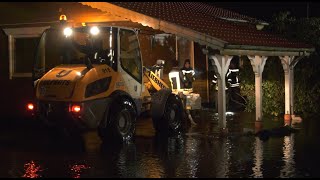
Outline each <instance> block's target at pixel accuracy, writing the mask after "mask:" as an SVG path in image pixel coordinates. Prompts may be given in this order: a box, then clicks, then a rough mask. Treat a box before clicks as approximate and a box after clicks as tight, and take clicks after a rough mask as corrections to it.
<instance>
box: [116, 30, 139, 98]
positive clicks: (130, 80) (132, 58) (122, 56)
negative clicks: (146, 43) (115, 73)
mask: <svg viewBox="0 0 320 180" xmlns="http://www.w3.org/2000/svg"><path fill="white" fill-rule="evenodd" d="M118 39H119V43H118V44H119V56H118V57H119V62H120V63H118V69H119V72H120V73H121V75H122V77H123V79H124V82H125V85H126V87H127V89H128V91H129V94H130V95H131V96H132V98H134V99H135V100H137V99H141V93H142V59H141V54H140V46H139V40H138V36H137V33H136V32H135V31H134V30H131V29H122V28H121V29H119V38H118Z"/></svg>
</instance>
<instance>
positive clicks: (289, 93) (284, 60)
mask: <svg viewBox="0 0 320 180" xmlns="http://www.w3.org/2000/svg"><path fill="white" fill-rule="evenodd" d="M279 58H280V60H281V64H282V67H283V71H284V85H285V114H293V111H292V108H293V103H292V101H293V83H292V82H293V77H292V76H293V68H291V67H290V65H291V63H292V61H293V59H294V56H280V57H279Z"/></svg>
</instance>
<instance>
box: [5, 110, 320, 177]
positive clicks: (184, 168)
mask: <svg viewBox="0 0 320 180" xmlns="http://www.w3.org/2000/svg"><path fill="white" fill-rule="evenodd" d="M196 115H197V116H195V117H194V118H195V121H196V122H197V123H198V125H197V126H195V127H191V126H188V127H187V128H186V130H185V131H184V132H183V133H181V134H180V135H176V136H173V137H169V138H165V137H158V136H155V133H154V130H153V128H152V121H151V120H150V119H139V121H138V123H137V133H136V136H135V139H134V141H133V142H130V143H126V144H121V145H116V144H102V143H101V141H100V139H99V138H98V136H97V135H96V133H95V132H89V133H86V134H84V135H83V138H82V139H80V140H79V141H70V140H65V139H60V140H57V141H53V140H52V139H50V138H48V136H47V134H46V132H45V131H44V129H43V128H41V126H39V125H37V123H36V122H30V123H29V122H26V121H24V120H21V121H17V122H14V123H13V122H12V123H7V124H6V125H5V126H2V127H1V128H0V130H1V131H0V177H26V178H40V177H42V178H47V177H67V178H68V177H69V178H84V177H142V178H150V177H151V178H156V177H320V176H319V175H320V168H319V166H318V164H319V162H320V155H319V152H320V146H319V145H320V141H319V135H320V133H319V132H320V131H319V130H318V128H317V127H320V126H319V124H320V123H319V121H318V120H317V117H315V116H314V117H312V116H310V117H308V118H305V119H303V121H302V123H300V124H297V125H296V126H295V128H296V129H297V130H298V131H297V132H295V133H291V134H289V135H287V136H271V137H270V138H269V139H268V140H266V141H262V140H260V138H259V137H255V136H254V135H244V133H246V132H248V131H252V130H253V128H254V114H248V113H240V114H235V115H228V116H227V126H228V127H229V132H230V134H228V135H227V136H220V135H219V134H218V133H217V132H218V128H217V127H218V120H217V116H216V115H215V114H214V113H210V112H208V111H207V112H199V113H197V114H196ZM282 125H283V119H281V118H266V119H265V120H264V127H265V128H273V127H280V126H282Z"/></svg>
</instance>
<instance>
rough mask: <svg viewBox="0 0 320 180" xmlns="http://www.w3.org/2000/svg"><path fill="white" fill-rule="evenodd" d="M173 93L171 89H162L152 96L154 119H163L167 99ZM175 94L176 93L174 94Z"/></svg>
mask: <svg viewBox="0 0 320 180" xmlns="http://www.w3.org/2000/svg"><path fill="white" fill-rule="evenodd" d="M171 94H172V91H171V89H161V90H160V91H158V92H156V93H154V94H153V95H152V97H151V103H152V104H151V112H152V119H161V118H162V115H163V113H164V109H165V106H166V102H167V99H168V98H169V96H170V95H171ZM172 95H174V94H172Z"/></svg>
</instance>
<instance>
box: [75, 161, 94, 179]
mask: <svg viewBox="0 0 320 180" xmlns="http://www.w3.org/2000/svg"><path fill="white" fill-rule="evenodd" d="M89 168H90V166H88V165H87V164H74V165H72V166H70V171H71V177H72V178H80V177H81V174H82V173H83V171H84V170H86V169H89Z"/></svg>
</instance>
